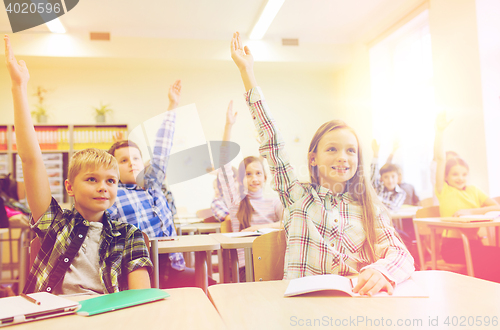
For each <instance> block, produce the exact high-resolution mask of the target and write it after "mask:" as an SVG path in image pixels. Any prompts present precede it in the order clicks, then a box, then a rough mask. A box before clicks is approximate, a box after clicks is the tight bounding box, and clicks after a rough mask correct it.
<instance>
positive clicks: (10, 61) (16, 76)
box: [3, 35, 30, 85]
mask: <svg viewBox="0 0 500 330" xmlns="http://www.w3.org/2000/svg"><path fill="white" fill-rule="evenodd" d="M3 40H4V41H5V63H6V64H7V69H8V70H9V74H10V79H11V80H12V84H16V85H27V84H28V80H30V73H29V72H28V68H27V67H26V63H25V62H24V61H23V60H21V61H19V63H18V62H17V60H16V57H15V56H14V53H13V52H12V48H11V46H10V39H9V36H8V35H5V36H4V38H3Z"/></svg>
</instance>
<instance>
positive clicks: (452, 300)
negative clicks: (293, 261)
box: [208, 271, 500, 329]
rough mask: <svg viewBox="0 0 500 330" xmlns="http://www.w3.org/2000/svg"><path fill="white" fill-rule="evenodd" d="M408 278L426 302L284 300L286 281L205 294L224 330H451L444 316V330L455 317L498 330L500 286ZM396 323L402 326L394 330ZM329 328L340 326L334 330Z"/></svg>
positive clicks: (446, 275) (451, 278) (434, 276)
mask: <svg viewBox="0 0 500 330" xmlns="http://www.w3.org/2000/svg"><path fill="white" fill-rule="evenodd" d="M413 278H414V279H415V281H417V283H419V285H421V287H423V288H424V289H425V290H426V292H427V293H428V294H429V298H351V297H345V296H342V297H339V296H337V297H334V295H335V293H332V292H330V293H329V292H322V293H313V294H309V295H307V296H298V297H289V298H285V297H283V294H284V292H285V289H286V287H287V285H288V281H268V282H250V283H232V284H219V285H214V286H211V287H209V288H208V293H209V297H210V299H211V300H212V302H213V303H214V305H215V307H216V308H217V310H218V311H219V314H220V315H221V317H222V319H223V320H224V323H225V324H226V325H227V326H228V328H229V329H264V328H266V329H286V328H291V329H295V328H304V329H305V328H307V329H309V328H312V326H309V327H308V326H306V325H307V323H306V322H307V320H309V322H314V319H319V321H317V322H324V323H320V325H323V326H324V327H325V328H326V325H328V326H329V327H330V328H334V327H335V328H337V327H338V326H339V325H342V322H344V323H343V325H344V328H349V327H352V328H353V329H354V328H356V329H367V328H370V329H387V328H398V329H412V326H408V324H406V326H405V324H404V322H410V324H411V323H412V322H415V323H414V324H413V329H445V328H446V329H455V327H453V326H450V327H448V326H446V325H445V324H444V321H445V319H446V317H448V316H449V317H450V318H449V321H450V325H451V324H452V323H451V322H452V321H453V320H452V317H454V316H455V317H457V318H458V319H456V320H455V322H462V321H463V319H462V320H461V319H460V317H464V318H465V322H466V323H465V324H467V321H468V317H469V316H471V317H473V318H474V319H475V318H476V316H480V317H481V319H482V321H483V326H476V325H477V323H474V324H473V325H474V326H469V325H467V326H466V327H465V328H467V329H473V328H478V329H484V321H485V320H484V317H485V316H488V317H489V320H490V323H489V324H490V327H491V325H492V323H491V320H492V318H493V317H495V316H496V319H497V321H498V324H500V284H498V283H493V282H488V281H484V280H480V279H476V278H473V277H469V276H465V275H460V274H456V273H450V272H444V271H425V272H416V273H415V274H414V275H413ZM436 317H438V322H439V326H430V325H429V320H435V319H436ZM382 318H383V319H384V322H385V323H384V326H382V324H381V323H380V322H381V319H382ZM368 319H371V320H372V322H373V324H372V325H370V323H369V321H368ZM345 320H347V321H345ZM351 320H354V322H355V323H351ZM388 320H391V321H390V322H391V325H390V326H388ZM398 320H402V322H403V324H402V325H401V326H399V327H398V326H397V322H398ZM420 320H421V321H420ZM471 321H472V318H471ZM300 322H303V323H302V326H300V325H301V323H300ZM335 322H341V323H340V324H339V323H337V326H335ZM346 322H347V323H346ZM376 322H378V323H376ZM400 322H401V321H400ZM418 322H421V323H420V326H419V325H418ZM474 322H475V321H474ZM332 323H333V324H332ZM376 324H379V326H376ZM297 326H298V327H297ZM497 326H498V325H497ZM316 327H319V326H318V324H316ZM462 328H463V329H465V328H464V327H462Z"/></svg>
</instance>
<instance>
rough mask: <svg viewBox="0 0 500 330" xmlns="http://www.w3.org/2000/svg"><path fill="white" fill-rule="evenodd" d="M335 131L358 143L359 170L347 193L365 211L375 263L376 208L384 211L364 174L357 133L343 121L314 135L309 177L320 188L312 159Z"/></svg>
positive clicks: (365, 225)
mask: <svg viewBox="0 0 500 330" xmlns="http://www.w3.org/2000/svg"><path fill="white" fill-rule="evenodd" d="M335 129H347V130H349V131H350V132H351V133H352V134H354V136H355V137H356V140H357V141H358V168H357V169H356V173H355V174H354V176H353V177H352V178H351V179H350V180H349V181H347V183H346V191H347V192H349V193H350V194H351V196H352V197H353V198H354V200H356V201H357V202H358V203H359V204H360V205H361V209H362V210H363V229H364V230H365V233H366V242H367V243H368V247H369V249H368V252H369V256H368V257H369V258H370V260H371V261H372V262H375V248H374V246H375V242H376V240H377V237H376V235H375V216H376V214H377V212H376V209H375V206H379V207H380V208H381V210H383V209H384V208H383V206H382V204H381V203H380V202H378V197H377V195H376V194H375V190H374V189H373V187H372V185H371V183H370V181H368V180H367V179H366V177H365V175H364V172H363V154H362V152H361V146H360V144H359V138H358V136H357V134H356V132H355V131H354V130H353V129H352V128H351V127H349V126H348V125H347V124H346V123H345V122H343V121H341V120H332V121H329V122H327V123H324V124H323V125H321V127H320V128H319V129H318V130H317V131H316V133H315V134H314V136H313V138H312V140H311V143H310V145H309V153H308V160H309V177H310V179H311V183H312V184H313V186H319V185H320V180H319V174H318V167H317V166H313V165H311V157H312V156H314V154H316V152H317V149H318V144H319V141H320V140H321V138H322V137H323V135H325V134H326V133H328V132H331V131H333V130H335Z"/></svg>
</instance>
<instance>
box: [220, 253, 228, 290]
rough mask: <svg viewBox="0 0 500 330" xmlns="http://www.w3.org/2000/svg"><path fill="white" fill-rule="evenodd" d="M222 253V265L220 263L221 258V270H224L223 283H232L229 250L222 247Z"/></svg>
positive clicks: (221, 275) (221, 274) (222, 274)
mask: <svg viewBox="0 0 500 330" xmlns="http://www.w3.org/2000/svg"><path fill="white" fill-rule="evenodd" d="M221 254H222V259H221V260H222V265H221V264H220V262H221V260H219V272H220V271H221V270H222V273H220V277H221V280H220V282H221V283H230V282H231V281H230V280H229V263H230V258H229V250H224V249H222V251H221Z"/></svg>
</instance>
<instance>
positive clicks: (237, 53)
mask: <svg viewBox="0 0 500 330" xmlns="http://www.w3.org/2000/svg"><path fill="white" fill-rule="evenodd" d="M231 58H232V59H233V61H234V63H235V64H236V66H237V67H238V69H240V71H246V70H247V71H248V70H253V56H252V53H251V52H250V49H249V48H248V46H245V47H243V45H242V43H241V38H240V33H239V32H235V33H234V34H233V39H231Z"/></svg>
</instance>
